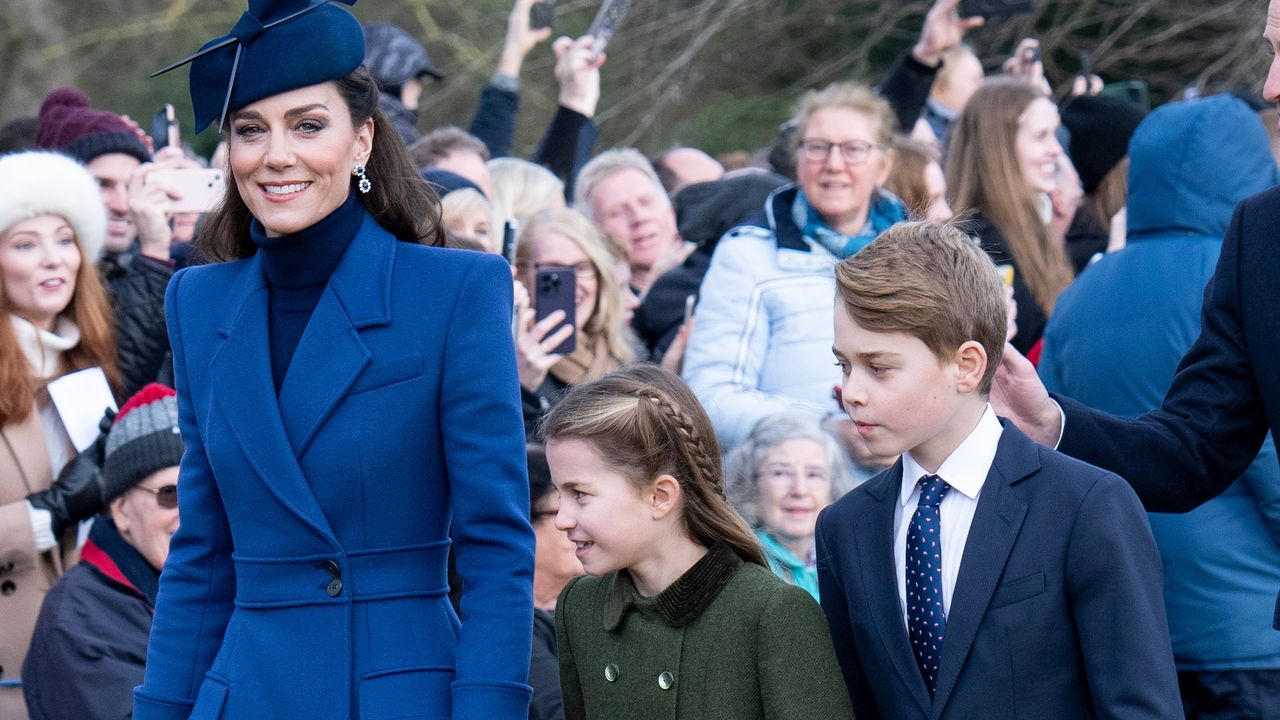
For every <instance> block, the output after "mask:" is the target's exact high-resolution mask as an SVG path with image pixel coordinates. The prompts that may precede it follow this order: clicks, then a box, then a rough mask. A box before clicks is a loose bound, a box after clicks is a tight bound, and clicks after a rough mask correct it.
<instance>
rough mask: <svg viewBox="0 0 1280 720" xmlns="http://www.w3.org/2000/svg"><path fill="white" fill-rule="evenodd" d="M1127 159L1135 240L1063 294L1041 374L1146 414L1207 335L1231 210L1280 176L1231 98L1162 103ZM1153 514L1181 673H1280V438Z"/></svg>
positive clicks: (1085, 397) (1052, 384)
mask: <svg viewBox="0 0 1280 720" xmlns="http://www.w3.org/2000/svg"><path fill="white" fill-rule="evenodd" d="M1129 159H1130V166H1129V200H1128V208H1129V210H1128V218H1129V227H1128V244H1127V246H1126V247H1125V249H1124V250H1123V251H1121V252H1118V253H1113V254H1111V255H1108V256H1106V257H1104V258H1102V259H1101V260H1100V261H1098V262H1096V263H1094V264H1093V266H1091V267H1090V269H1089V272H1088V273H1086V274H1084V275H1083V276H1081V277H1080V278H1078V279H1077V280H1076V282H1075V283H1074V284H1073V285H1072V286H1071V287H1069V288H1067V289H1066V290H1065V291H1064V292H1063V293H1062V296H1061V297H1059V298H1058V303H1057V306H1056V308H1055V310H1054V315H1053V318H1052V319H1051V320H1050V321H1049V326H1048V329H1047V330H1046V331H1045V342H1044V350H1043V352H1042V353H1041V356H1040V366H1039V371H1040V375H1041V377H1042V378H1043V379H1044V382H1045V385H1046V387H1048V388H1049V390H1050V391H1055V392H1061V393H1063V394H1065V395H1067V396H1069V397H1071V398H1074V399H1076V400H1078V401H1080V402H1082V403H1085V404H1087V405H1089V406H1090V407H1095V408H1099V409H1102V410H1106V411H1108V412H1113V413H1118V414H1120V415H1127V416H1137V415H1141V414H1142V413H1144V412H1147V411H1149V410H1154V409H1156V408H1158V407H1159V406H1160V400H1161V398H1163V397H1164V394H1165V391H1166V390H1168V388H1169V383H1170V382H1171V381H1172V380H1173V375H1174V371H1175V370H1176V368H1177V366H1178V360H1179V359H1181V357H1182V354H1183V353H1185V352H1186V351H1187V348H1189V347H1191V344H1192V342H1194V341H1195V339H1196V336H1197V335H1198V334H1199V333H1200V312H1201V304H1202V301H1203V299H1204V286H1205V284H1206V283H1208V282H1209V279H1210V277H1211V276H1212V274H1213V268H1214V264H1215V263H1216V262H1217V261H1218V251H1219V249H1220V248H1221V247H1222V235H1223V234H1224V233H1225V232H1226V231H1227V224H1228V223H1229V222H1230V219H1231V212H1232V208H1234V207H1235V205H1236V204H1237V203H1239V202H1240V201H1241V200H1243V199H1244V198H1245V197H1248V196H1249V195H1252V194H1254V193H1257V192H1259V191H1261V190H1263V189H1265V188H1267V187H1270V186H1271V185H1274V184H1275V183H1276V182H1277V181H1280V172H1278V171H1277V169H1276V165H1275V162H1274V161H1273V160H1272V159H1271V151H1270V141H1269V140H1268V138H1267V133H1266V131H1265V130H1264V129H1263V128H1262V127H1261V125H1260V124H1259V123H1258V118H1257V115H1256V114H1255V113H1254V112H1253V110H1251V109H1250V108H1249V107H1248V106H1247V105H1245V104H1244V103H1243V102H1242V101H1240V100H1239V99H1237V98H1235V97H1232V96H1230V95H1220V96H1217V97H1213V98H1208V99H1205V100H1201V101H1199V102H1194V103H1177V104H1173V105H1166V106H1164V107H1162V108H1159V109H1157V110H1156V111H1155V112H1153V113H1151V115H1149V116H1148V117H1147V118H1146V120H1144V121H1143V122H1142V124H1141V125H1140V126H1139V127H1138V129H1137V132H1136V133H1135V134H1134V136H1133V140H1132V142H1131V144H1130V146H1129ZM1150 519H1151V529H1152V532H1153V533H1154V535H1155V538H1156V543H1157V544H1158V545H1159V546H1160V551H1161V556H1162V557H1163V559H1164V571H1165V572H1164V576H1165V577H1164V588H1165V607H1166V609H1167V611H1168V615H1169V627H1170V634H1171V635H1172V638H1173V650H1174V657H1175V659H1176V660H1177V663H1178V669H1179V670H1191V671H1210V670H1227V669H1252V668H1280V633H1276V632H1272V631H1271V629H1270V627H1271V621H1272V609H1273V603H1274V601H1275V592H1276V587H1277V585H1278V584H1280V466H1277V464H1276V451H1275V444H1274V443H1273V442H1272V441H1271V440H1270V439H1268V440H1267V442H1266V443H1265V444H1264V446H1263V451H1262V453H1261V454H1260V455H1259V456H1258V457H1257V459H1256V460H1254V462H1253V464H1252V465H1250V466H1249V469H1248V470H1246V471H1245V473H1244V475H1242V476H1240V479H1239V480H1237V481H1236V482H1234V483H1232V484H1231V485H1230V487H1228V488H1227V490H1226V491H1225V492H1224V493H1223V494H1222V495H1221V496H1219V497H1217V498H1215V499H1213V500H1211V501H1209V502H1207V503H1205V504H1204V505H1203V506H1201V507H1200V508H1198V509H1196V510H1194V511H1192V512H1191V513H1188V514H1185V515H1170V514H1165V513H1153V514H1152V515H1151V518H1150Z"/></svg>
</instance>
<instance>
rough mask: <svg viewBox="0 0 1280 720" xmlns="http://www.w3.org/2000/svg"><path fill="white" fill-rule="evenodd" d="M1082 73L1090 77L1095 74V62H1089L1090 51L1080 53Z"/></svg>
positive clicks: (1086, 77)
mask: <svg viewBox="0 0 1280 720" xmlns="http://www.w3.org/2000/svg"><path fill="white" fill-rule="evenodd" d="M1080 74H1081V75H1083V76H1084V77H1085V79H1086V80H1087V79H1089V78H1090V77H1092V76H1093V63H1091V62H1089V53H1087V52H1082V53H1080Z"/></svg>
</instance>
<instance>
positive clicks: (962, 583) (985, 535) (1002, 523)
mask: <svg viewBox="0 0 1280 720" xmlns="http://www.w3.org/2000/svg"><path fill="white" fill-rule="evenodd" d="M1001 424H1002V425H1004V433H1003V434H1002V435H1001V436H1000V444H999V446H998V449H997V451H996V457H995V461H994V462H993V463H992V465H991V470H990V471H989V472H988V473H987V479H986V482H985V483H984V484H983V486H982V496H981V497H980V498H978V507H977V509H976V511H975V512H974V516H973V524H972V526H970V529H969V537H968V539H967V540H966V541H965V546H964V557H963V558H962V559H961V561H960V573H959V576H958V577H957V578H956V587H955V595H954V597H953V598H952V600H951V612H950V614H949V615H948V616H947V634H946V639H945V640H943V643H942V659H941V661H940V662H939V664H938V685H937V688H936V689H935V690H934V699H933V713H932V717H935V718H936V717H940V716H941V715H942V709H943V707H945V705H946V702H947V698H948V696H949V695H950V694H951V690H952V689H953V688H954V687H955V684H956V680H957V679H958V678H959V676H960V671H961V669H962V668H963V667H964V661H965V658H966V656H968V654H969V648H970V647H972V646H973V639H974V637H975V636H976V635H977V632H978V626H979V625H981V624H982V618H983V616H984V615H985V614H986V612H987V605H988V604H989V603H990V602H991V596H992V594H993V593H994V592H995V589H996V584H997V583H998V582H999V581H1000V576H1001V574H1002V573H1003V572H1004V566H1005V562H1006V561H1007V560H1008V559H1009V553H1010V552H1011V551H1012V550H1013V544H1014V541H1015V540H1017V537H1018V532H1019V530H1021V529H1022V520H1023V518H1025V517H1026V514H1027V505H1026V503H1025V502H1023V501H1022V499H1021V498H1019V497H1017V495H1015V494H1014V492H1013V491H1012V489H1011V486H1012V485H1014V484H1015V483H1017V482H1019V481H1020V480H1022V479H1024V478H1026V477H1028V476H1030V475H1032V474H1034V473H1035V472H1036V471H1038V470H1039V469H1040V460H1039V458H1038V457H1037V456H1036V452H1037V451H1036V447H1035V445H1034V444H1033V443H1032V441H1031V440H1030V439H1028V438H1027V437H1026V436H1025V435H1023V434H1022V433H1021V432H1019V431H1018V429H1017V428H1015V427H1014V426H1013V425H1012V424H1010V423H1009V422H1007V421H1005V420H1001Z"/></svg>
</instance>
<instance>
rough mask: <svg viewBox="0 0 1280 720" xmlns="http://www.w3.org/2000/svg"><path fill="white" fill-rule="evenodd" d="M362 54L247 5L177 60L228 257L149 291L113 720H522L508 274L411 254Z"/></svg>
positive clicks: (290, 12)
mask: <svg viewBox="0 0 1280 720" xmlns="http://www.w3.org/2000/svg"><path fill="white" fill-rule="evenodd" d="M316 48H324V51H323V52H315V49H316ZM363 56H364V48H363V38H362V33H361V31H360V26H359V25H358V24H357V23H356V21H355V19H354V18H353V17H352V16H351V15H350V14H349V13H348V12H347V11H345V10H343V9H341V8H339V7H337V6H336V5H332V4H328V3H311V2H308V0H251V1H250V8H249V12H246V13H245V14H244V15H243V16H242V17H241V19H240V21H239V22H237V23H236V26H235V27H234V28H233V29H232V32H231V34H229V35H228V36H226V37H224V38H220V39H219V40H215V41H213V42H212V43H210V44H208V45H206V47H205V49H204V50H202V53H201V54H198V55H197V56H196V58H195V59H194V62H193V65H192V70H191V88H192V102H193V105H194V107H195V111H196V127H198V128H203V127H205V126H206V125H207V124H208V123H210V122H212V121H218V122H219V126H220V127H221V128H222V130H223V132H224V134H225V137H226V138H227V140H228V142H229V145H230V159H229V166H230V175H231V180H230V182H228V188H227V192H228V194H227V199H226V201H225V203H224V205H223V206H222V207H221V208H220V209H219V210H217V211H215V213H214V214H213V215H212V216H211V218H210V220H209V222H208V223H207V225H206V228H205V230H204V232H203V234H202V242H204V243H205V244H206V250H207V252H208V253H209V254H211V255H212V256H214V257H215V258H219V259H228V260H230V261H229V262H222V263H219V264H214V265H208V266H204V267H196V268H191V269H188V270H185V271H182V272H180V273H178V274H177V275H175V276H174V279H173V282H172V283H171V284H170V286H169V290H168V296H167V312H168V324H169V334H170V338H171V340H172V343H173V356H174V370H175V377H176V380H177V387H178V393H179V414H180V423H179V424H180V428H181V432H182V435H183V440H184V444H185V452H184V455H183V460H182V465H181V479H180V482H179V498H180V500H179V501H180V503H181V506H180V507H181V512H182V515H183V524H182V527H181V529H180V530H179V531H178V533H177V534H176V535H175V536H174V538H173V542H172V547H171V551H170V555H169V560H168V562H167V563H166V566H165V569H164V573H163V575H162V577H161V581H160V591H159V597H158V601H157V607H156V616H155V622H154V624H153V630H152V636H151V643H150V647H149V653H148V658H147V670H146V678H145V681H144V683H143V685H141V686H140V687H139V688H138V689H137V691H136V708H135V717H137V718H139V720H148V719H150V718H175V719H176V718H188V717H190V718H198V719H202V720H203V719H207V718H228V719H230V718H255V719H256V718H273V719H282V718H308V719H312V718H361V720H378V719H386V718H476V719H479V718H485V719H486V720H488V719H490V718H509V719H512V720H514V719H516V718H524V717H526V715H527V705H528V701H529V695H530V690H529V688H528V686H527V684H526V683H525V680H526V677H527V673H528V669H529V653H530V646H531V624H530V617H531V616H532V569H533V534H532V531H531V529H530V526H529V521H528V515H527V508H528V486H527V483H526V481H525V477H524V476H525V472H524V452H523V443H524V435H523V429H522V424H521V411H520V403H519V397H520V395H519V389H518V381H517V377H516V363H515V354H514V349H513V343H512V337H511V307H512V297H511V288H512V283H511V275H510V271H509V269H508V268H507V266H506V264H505V263H503V262H502V260H501V258H498V257H496V256H492V255H482V254H479V253H469V252H465V251H452V250H445V249H442V248H436V247H427V246H425V245H427V244H438V241H439V238H440V231H439V227H438V217H439V213H438V209H437V208H436V207H435V205H434V203H433V202H432V201H431V199H430V196H429V194H428V191H427V190H426V189H425V185H423V184H421V183H420V181H419V180H418V179H417V174H416V173H414V172H413V168H412V167H411V166H410V165H409V161H408V157H407V155H406V153H405V150H404V147H403V145H402V144H401V142H400V140H399V139H398V137H397V136H396V134H395V133H394V132H393V131H391V129H390V126H389V125H388V124H387V122H386V120H385V118H384V117H383V116H382V114H381V113H380V112H378V111H377V88H376V85H375V84H374V83H373V81H372V79H371V78H370V77H369V75H368V73H367V72H366V71H365V70H364V69H363V68H361V67H359V65H360V62H361V59H362V58H363ZM450 535H452V537H453V541H454V552H455V555H456V559H457V568H458V572H459V574H460V576H461V578H462V582H463V597H462V617H463V618H464V621H462V622H459V620H458V617H457V616H456V615H455V614H454V612H453V610H452V608H451V606H450V604H449V602H448V599H447V597H446V594H447V590H448V583H447V580H446V557H447V555H448V550H449V544H450V542H449V537H450Z"/></svg>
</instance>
